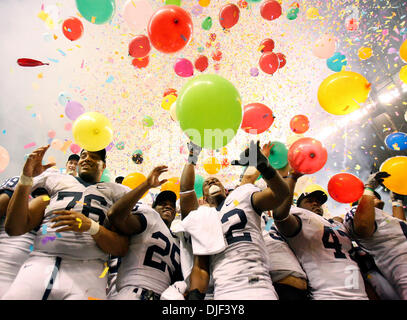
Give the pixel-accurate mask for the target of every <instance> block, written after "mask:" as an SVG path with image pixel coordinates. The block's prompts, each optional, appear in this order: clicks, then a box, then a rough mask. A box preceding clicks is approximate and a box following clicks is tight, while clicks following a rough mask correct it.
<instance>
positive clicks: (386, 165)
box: [380, 156, 407, 195]
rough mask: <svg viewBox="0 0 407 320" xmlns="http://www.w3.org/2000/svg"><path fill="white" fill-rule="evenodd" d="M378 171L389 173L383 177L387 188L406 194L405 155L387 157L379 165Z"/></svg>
mask: <svg viewBox="0 0 407 320" xmlns="http://www.w3.org/2000/svg"><path fill="white" fill-rule="evenodd" d="M380 171H385V172H387V173H388V174H390V177H388V178H384V181H383V184H384V185H385V186H386V188H387V189H389V190H391V191H393V192H395V193H398V194H402V195H407V183H406V181H407V157H404V156H397V157H392V158H389V159H387V160H386V161H384V162H383V163H382V165H381V166H380Z"/></svg>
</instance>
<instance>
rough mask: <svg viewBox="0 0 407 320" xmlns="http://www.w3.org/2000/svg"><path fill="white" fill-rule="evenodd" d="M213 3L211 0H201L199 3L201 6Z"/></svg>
mask: <svg viewBox="0 0 407 320" xmlns="http://www.w3.org/2000/svg"><path fill="white" fill-rule="evenodd" d="M210 3H211V0H199V5H200V6H201V7H207V6H209V4H210Z"/></svg>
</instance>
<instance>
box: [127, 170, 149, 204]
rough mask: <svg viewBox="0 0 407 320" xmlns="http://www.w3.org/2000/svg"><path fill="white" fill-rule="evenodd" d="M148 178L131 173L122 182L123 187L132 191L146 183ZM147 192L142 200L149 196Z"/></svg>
mask: <svg viewBox="0 0 407 320" xmlns="http://www.w3.org/2000/svg"><path fill="white" fill-rule="evenodd" d="M146 180H147V178H146V176H145V175H144V174H142V173H139V172H134V173H130V174H129V175H127V176H126V177H125V178H124V179H123V182H122V185H124V186H127V187H129V188H130V189H136V188H137V187H138V186H139V185H140V184H142V183H143V182H144V181H146ZM147 193H148V192H146V193H145V194H144V195H143V196H142V197H141V198H144V197H145V196H146V195H147Z"/></svg>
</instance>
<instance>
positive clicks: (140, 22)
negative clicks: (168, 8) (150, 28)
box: [123, 0, 154, 31]
mask: <svg viewBox="0 0 407 320" xmlns="http://www.w3.org/2000/svg"><path fill="white" fill-rule="evenodd" d="M153 13H154V10H153V8H152V7H151V4H150V1H148V0H129V1H127V2H126V4H125V5H124V10H123V18H124V20H125V21H126V22H127V24H128V25H129V27H130V28H131V29H133V30H134V31H141V30H143V29H145V28H147V25H148V22H149V21H150V18H151V16H152V15H153Z"/></svg>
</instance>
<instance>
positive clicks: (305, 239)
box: [285, 206, 368, 300]
mask: <svg viewBox="0 0 407 320" xmlns="http://www.w3.org/2000/svg"><path fill="white" fill-rule="evenodd" d="M290 213H291V214H293V215H295V216H297V217H298V218H300V221H301V227H300V230H299V232H298V233H297V234H296V235H294V236H293V237H285V238H286V240H287V242H288V244H289V245H290V247H291V249H292V250H293V252H294V253H295V255H296V256H297V258H298V260H299V262H300V263H301V265H302V267H303V269H304V271H305V273H306V274H307V277H308V280H309V287H310V293H311V295H312V299H314V300H339V299H344V300H367V299H368V297H367V294H366V291H365V286H364V282H363V278H362V275H361V273H360V270H359V266H358V264H357V263H356V262H355V261H354V260H352V259H351V257H350V253H352V250H353V247H352V241H351V239H350V238H349V235H348V234H347V232H346V229H345V227H344V226H343V225H342V224H341V223H339V222H337V221H334V220H329V221H328V220H326V219H324V218H323V217H321V216H319V215H317V214H315V213H313V212H311V211H308V210H305V209H302V208H298V207H295V206H292V207H291V210H290Z"/></svg>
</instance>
